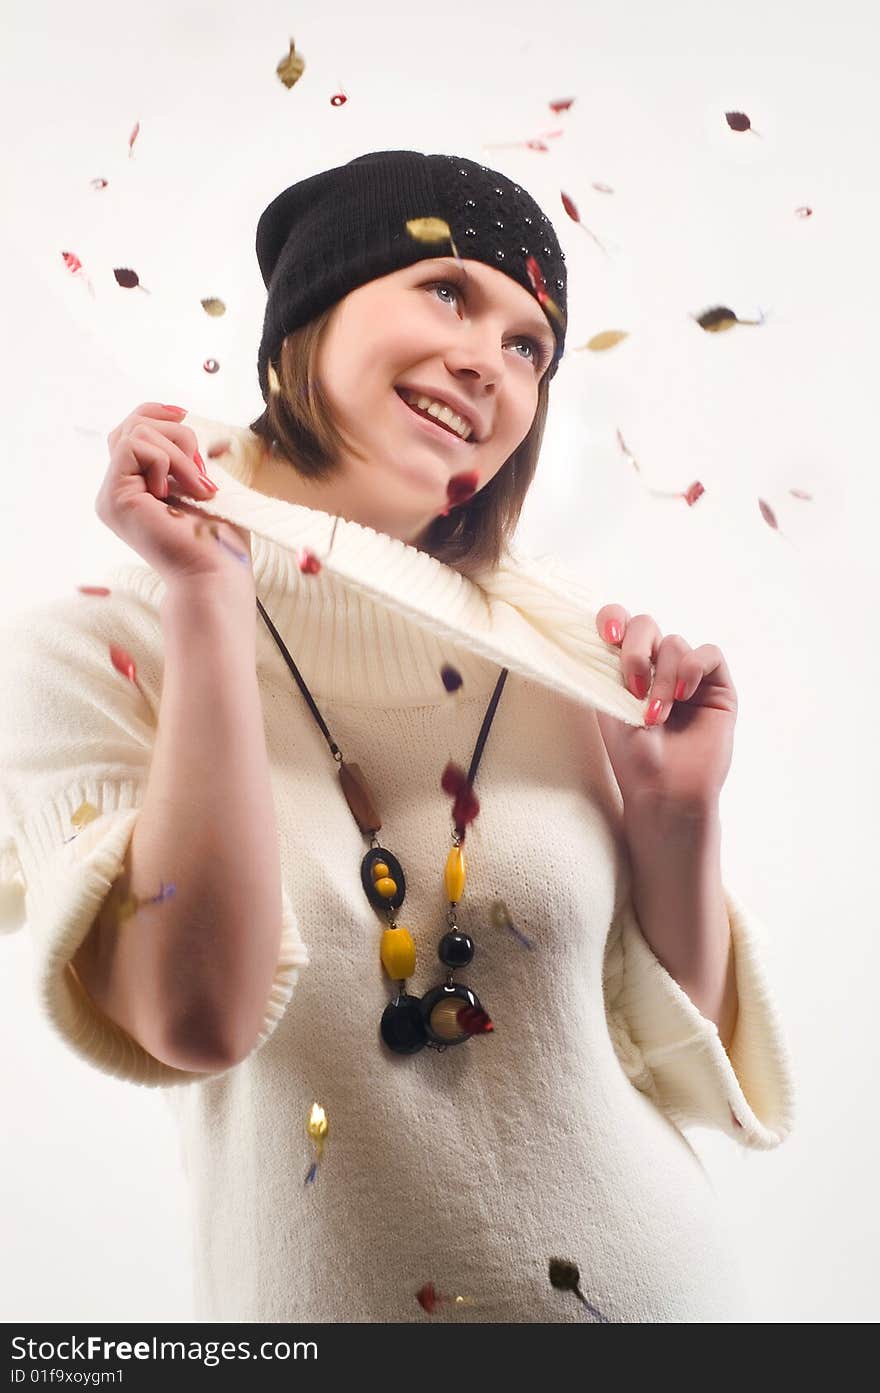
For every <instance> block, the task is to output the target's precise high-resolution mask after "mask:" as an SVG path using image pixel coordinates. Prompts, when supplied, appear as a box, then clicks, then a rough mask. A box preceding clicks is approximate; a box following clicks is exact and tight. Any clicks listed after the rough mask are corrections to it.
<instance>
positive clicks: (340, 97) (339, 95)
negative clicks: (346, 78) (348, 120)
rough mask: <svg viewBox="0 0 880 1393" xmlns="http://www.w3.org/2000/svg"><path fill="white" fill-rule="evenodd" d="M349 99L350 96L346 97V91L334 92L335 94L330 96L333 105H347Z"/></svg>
mask: <svg viewBox="0 0 880 1393" xmlns="http://www.w3.org/2000/svg"><path fill="white" fill-rule="evenodd" d="M347 101H348V97H346V95H345V93H344V92H334V94H333V96H332V97H331V98H330V105H331V106H345V103H346V102H347Z"/></svg>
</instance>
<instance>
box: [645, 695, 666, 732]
mask: <svg viewBox="0 0 880 1393" xmlns="http://www.w3.org/2000/svg"><path fill="white" fill-rule="evenodd" d="M662 710H663V702H662V701H660V700H659V699H657V700H655V701H652V702H651V705H650V706H649V707H648V714H647V715H646V716H645V725H646V726H655V725H656V724H657V722H658V721H659V719H660V712H661V711H662Z"/></svg>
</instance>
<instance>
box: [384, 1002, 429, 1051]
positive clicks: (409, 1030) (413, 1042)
mask: <svg viewBox="0 0 880 1393" xmlns="http://www.w3.org/2000/svg"><path fill="white" fill-rule="evenodd" d="M380 1028H381V1031H382V1039H383V1040H384V1041H385V1044H386V1045H387V1046H388V1048H389V1050H393V1051H394V1053H395V1054H415V1053H416V1052H417V1051H418V1050H421V1049H424V1047H425V1045H426V1044H427V1042H428V1037H427V1034H426V1032H425V1023H424V1019H423V1017H422V1011H421V1002H420V1001H419V998H418V997H417V996H408V995H407V993H406V992H401V994H400V996H398V997H397V999H396V1000H395V1001H390V1002H389V1003H388V1005H387V1006H386V1007H385V1010H384V1011H383V1012H382V1024H381V1027H380Z"/></svg>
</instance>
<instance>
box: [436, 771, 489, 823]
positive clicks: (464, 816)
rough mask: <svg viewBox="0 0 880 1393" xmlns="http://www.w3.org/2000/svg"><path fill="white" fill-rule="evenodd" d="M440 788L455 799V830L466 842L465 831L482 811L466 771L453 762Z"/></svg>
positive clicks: (444, 775) (453, 809) (442, 779)
mask: <svg viewBox="0 0 880 1393" xmlns="http://www.w3.org/2000/svg"><path fill="white" fill-rule="evenodd" d="M440 787H441V788H442V789H443V792H444V793H448V794H449V796H450V797H451V798H453V799H454V802H453V805H452V817H453V820H454V822H455V830H456V831H457V832H458V834H459V836H460V837H461V838H462V840H464V834H465V829H466V828H467V827H468V826H469V825H470V824H471V823H472V822H473V821H474V819H475V818H476V817H477V815H478V813H479V811H480V801H479V799H478V798H477V795H476V794H475V793H474V791H473V789H472V787H471V785H470V784H469V783H468V779H467V775H466V774H465V772H464V770H463V769H461V768H460V767H459V766H458V765H457V764H454V763H453V762H452V761H451V760H450V762H449V764H447V766H446V768H445V769H444V770H443V775H442V777H441V779H440Z"/></svg>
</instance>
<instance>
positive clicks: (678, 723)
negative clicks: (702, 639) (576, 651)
mask: <svg viewBox="0 0 880 1393" xmlns="http://www.w3.org/2000/svg"><path fill="white" fill-rule="evenodd" d="M609 620H611V621H612V622H613V621H617V633H616V636H613V635H612V631H611V630H608V629H606V625H607V624H608V622H609ZM596 626H597V628H598V630H599V633H600V634H601V635H602V637H603V638H604V639H605V640H606V642H609V643H612V644H614V645H615V646H616V647H618V648H619V649H620V657H621V666H622V668H623V679H624V682H625V683H626V686H627V688H628V689H629V691H631V692H632V693H633V694H634V695H635V696H637V697H639V698H640V699H643V698H644V697H646V696H647V695H648V694H649V693H650V695H651V697H652V702H651V704H649V706H648V710H647V713H646V718H645V719H646V724H647V728H646V729H642V727H640V726H631V725H628V724H627V723H626V722H625V721H621V720H618V719H617V717H615V716H608V715H606V714H605V713H604V712H602V711H598V710H597V711H596V716H597V719H598V722H599V730H600V733H601V735H602V739H603V741H604V742H605V749H606V750H607V751H608V758H609V760H610V761H611V767H612V769H613V770H614V775H615V778H616V779H617V782H618V784H619V786H620V791H621V794H622V795H623V802H624V807H625V808H628V809H630V810H633V811H635V810H636V809H638V808H640V807H644V806H648V805H651V804H652V803H654V802H656V803H657V804H658V805H662V806H663V807H664V808H665V809H667V810H671V811H677V812H681V813H682V814H683V815H687V816H702V815H705V814H707V813H710V812H712V811H714V810H716V809H717V804H718V797H719V794H720V793H721V787H722V785H723V783H724V780H725V779H726V778H727V773H728V770H729V769H730V761H731V758H732V756H733V730H734V726H735V724H736V713H737V697H736V689H735V688H734V685H733V682H732V680H731V676H730V673H729V671H728V669H727V663H726V662H725V660H724V655H723V653H722V652H721V650H720V648H716V647H715V645H714V644H711V643H704V644H703V645H702V646H701V647H700V648H691V647H690V645H689V644H687V643H685V641H684V639H683V638H682V637H681V635H680V634H667V635H666V637H665V638H663V637H662V635H661V633H660V630H659V628H658V627H657V624H656V623H655V621H654V620H653V619H652V618H651V616H650V615H649V614H637V615H636V616H635V618H634V619H632V618H630V615H629V611H628V610H626V609H624V607H623V605H603V607H602V608H601V609H600V610H599V612H598V614H597V615H596ZM652 664H653V666H654V668H655V672H654V679H653V686H651V668H652ZM639 678H641V679H643V680H642V685H641V686H638V685H637V683H638V679H639ZM657 702H660V703H661V704H660V707H659V712H657V706H656V703H657ZM655 712H656V713H657V714H656V715H655ZM652 717H653V718H654V724H653V725H652V724H650V722H651V720H652Z"/></svg>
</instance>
